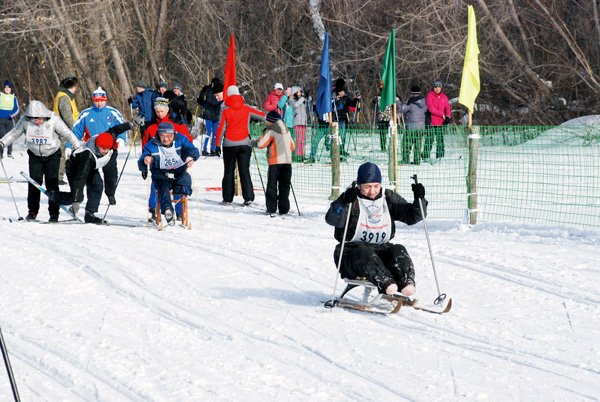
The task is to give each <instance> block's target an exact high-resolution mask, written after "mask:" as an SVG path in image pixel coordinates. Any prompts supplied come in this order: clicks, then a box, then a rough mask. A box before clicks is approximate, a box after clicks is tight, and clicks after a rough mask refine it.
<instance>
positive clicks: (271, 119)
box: [267, 110, 281, 123]
mask: <svg viewBox="0 0 600 402" xmlns="http://www.w3.org/2000/svg"><path fill="white" fill-rule="evenodd" d="M277 120H281V115H280V114H279V113H278V112H276V111H275V110H273V111H271V112H269V113H267V121H268V122H269V123H275V122H276V121H277Z"/></svg>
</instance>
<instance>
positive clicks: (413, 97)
mask: <svg viewBox="0 0 600 402" xmlns="http://www.w3.org/2000/svg"><path fill="white" fill-rule="evenodd" d="M416 101H417V97H416V96H412V97H410V98H409V99H408V100H407V101H406V106H408V105H410V104H411V103H415V102H416Z"/></svg>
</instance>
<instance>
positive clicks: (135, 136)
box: [102, 130, 138, 220]
mask: <svg viewBox="0 0 600 402" xmlns="http://www.w3.org/2000/svg"><path fill="white" fill-rule="evenodd" d="M137 136H138V131H137V130H135V135H134V136H133V140H132V141H131V145H130V146H129V152H127V157H126V158H125V162H124V163H123V168H122V169H121V173H120V174H119V178H118V179H117V185H116V186H115V193H116V192H117V188H118V187H119V182H120V181H121V176H123V171H125V166H126V165H127V160H129V155H130V154H131V148H133V145H134V144H135V141H136V140H137ZM109 208H110V203H108V206H107V207H106V212H104V217H103V218H102V219H103V220H104V219H106V214H108V209H109Z"/></svg>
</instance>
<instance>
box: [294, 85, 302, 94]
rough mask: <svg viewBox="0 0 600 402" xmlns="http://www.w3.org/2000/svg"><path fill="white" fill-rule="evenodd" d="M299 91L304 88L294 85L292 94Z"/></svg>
mask: <svg viewBox="0 0 600 402" xmlns="http://www.w3.org/2000/svg"><path fill="white" fill-rule="evenodd" d="M298 91H302V88H300V87H298V86H293V87H292V95H294V94H295V93H296V92H298Z"/></svg>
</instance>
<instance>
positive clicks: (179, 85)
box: [173, 82, 183, 91]
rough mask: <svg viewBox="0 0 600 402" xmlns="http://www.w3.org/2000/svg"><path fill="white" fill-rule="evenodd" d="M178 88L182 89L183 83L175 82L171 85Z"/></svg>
mask: <svg viewBox="0 0 600 402" xmlns="http://www.w3.org/2000/svg"><path fill="white" fill-rule="evenodd" d="M175 88H177V89H179V90H180V91H183V85H181V84H180V83H179V82H176V83H175V85H173V89H175Z"/></svg>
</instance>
